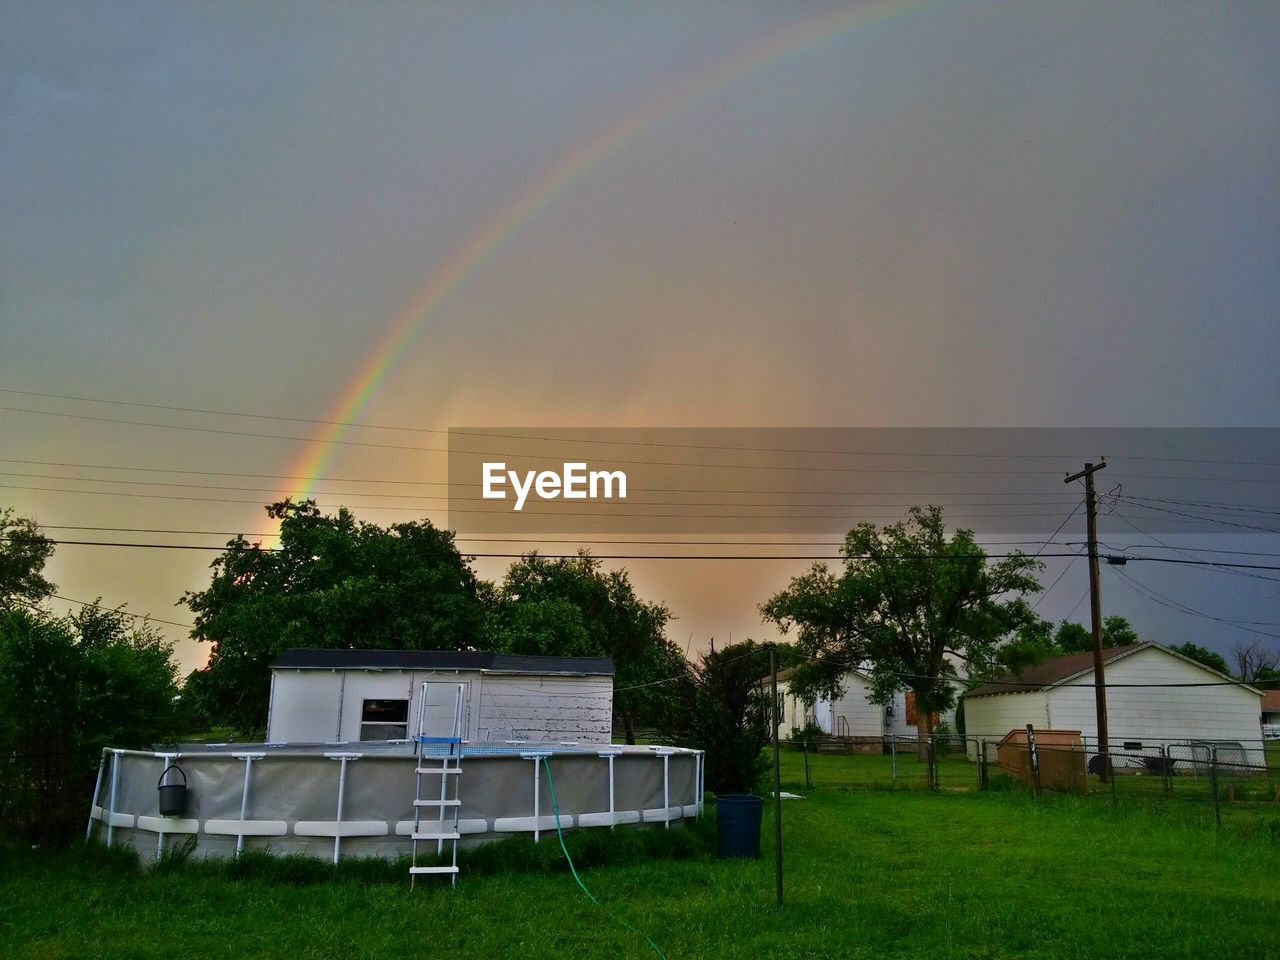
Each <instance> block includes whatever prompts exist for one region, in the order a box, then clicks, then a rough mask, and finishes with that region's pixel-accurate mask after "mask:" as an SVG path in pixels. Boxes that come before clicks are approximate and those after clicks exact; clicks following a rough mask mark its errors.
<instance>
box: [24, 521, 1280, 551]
mask: <svg viewBox="0 0 1280 960" xmlns="http://www.w3.org/2000/svg"><path fill="white" fill-rule="evenodd" d="M39 526H40V529H41V530H88V531H91V532H95V533H167V534H186V535H191V536H208V537H244V538H246V539H254V538H257V537H279V536H280V533H279V531H275V532H272V533H245V532H244V531H242V530H177V529H169V528H160V527H83V526H76V525H74V524H56V523H42V524H40V525H39ZM454 541H455V542H463V543H550V544H556V543H566V544H586V543H590V544H613V545H621V546H630V545H633V544H634V545H642V544H643V545H660V546H672V547H679V546H699V547H718V546H725V547H737V546H745V547H838V546H841V545H842V544H843V543H844V540H843V539H840V540H725V539H719V540H670V539H624V540H597V539H594V538H586V539H584V538H581V537H573V538H569V539H565V538H560V537H466V536H455V537H454ZM1046 543H1047V544H1048V545H1049V546H1063V547H1070V546H1078V545H1079V541H1073V540H986V541H984V542H982V543H980V544H979V546H981V547H989V546H1037V545H1040V544H1046ZM1275 556H1277V557H1280V554H1275Z"/></svg>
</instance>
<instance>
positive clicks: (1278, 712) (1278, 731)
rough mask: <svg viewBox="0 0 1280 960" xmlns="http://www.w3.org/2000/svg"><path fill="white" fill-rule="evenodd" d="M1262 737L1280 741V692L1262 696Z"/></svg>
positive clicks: (1270, 691) (1275, 691)
mask: <svg viewBox="0 0 1280 960" xmlns="http://www.w3.org/2000/svg"><path fill="white" fill-rule="evenodd" d="M1262 735H1263V736H1264V737H1266V738H1267V739H1268V740H1280V690H1266V691H1264V692H1263V694H1262Z"/></svg>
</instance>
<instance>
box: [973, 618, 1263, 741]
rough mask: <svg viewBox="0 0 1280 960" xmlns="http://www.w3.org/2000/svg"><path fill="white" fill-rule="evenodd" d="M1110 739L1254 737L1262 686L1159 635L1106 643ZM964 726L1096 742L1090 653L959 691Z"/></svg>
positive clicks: (996, 733) (997, 733)
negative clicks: (1070, 735) (1062, 733)
mask: <svg viewBox="0 0 1280 960" xmlns="http://www.w3.org/2000/svg"><path fill="white" fill-rule="evenodd" d="M1102 655H1103V665H1104V669H1105V679H1106V685H1107V726H1108V739H1109V740H1110V741H1112V743H1113V745H1116V746H1117V748H1118V745H1119V744H1121V743H1125V742H1130V743H1135V744H1141V743H1143V742H1144V741H1152V742H1160V741H1167V740H1176V741H1205V742H1217V743H1224V742H1231V743H1255V744H1256V742H1257V741H1258V740H1260V739H1261V737H1262V729H1261V723H1260V721H1261V709H1260V700H1261V696H1262V693H1261V691H1259V690H1255V689H1254V688H1253V687H1250V686H1247V685H1245V684H1241V683H1238V682H1236V681H1234V680H1232V678H1231V677H1228V676H1226V675H1224V674H1221V673H1218V672H1217V671H1216V670H1214V669H1212V668H1210V667H1207V666H1205V665H1204V664H1202V663H1199V662H1197V661H1195V660H1192V659H1190V658H1189V657H1185V656H1183V655H1182V654H1180V653H1177V652H1175V651H1173V650H1170V649H1168V648H1167V647H1163V646H1161V645H1160V644H1158V643H1150V642H1146V643H1133V644H1129V645H1127V646H1123V647H1111V648H1109V649H1106V650H1103V652H1102ZM963 702H964V721H965V733H966V735H967V736H969V737H984V738H990V739H994V740H998V739H999V738H1001V737H1003V736H1004V735H1005V734H1007V733H1008V732H1009V731H1010V730H1014V729H1019V730H1021V729H1024V728H1025V727H1026V725H1027V724H1028V723H1030V724H1032V725H1033V726H1034V727H1036V728H1038V729H1039V728H1044V729H1057V730H1078V731H1080V733H1081V734H1082V735H1083V736H1084V738H1085V742H1086V743H1088V742H1089V741H1091V740H1092V741H1093V742H1095V743H1096V742H1097V736H1098V725H1097V708H1096V704H1095V701H1094V686H1093V654H1092V652H1089V653H1073V654H1068V655H1067V656H1062V657H1050V658H1048V659H1047V660H1043V661H1041V662H1040V663H1038V664H1036V665H1035V666H1033V667H1029V668H1028V669H1026V670H1024V671H1023V672H1022V673H1020V674H1018V675H1017V676H1013V677H1008V678H1006V679H1004V680H999V681H995V682H993V683H988V684H984V685H982V686H980V687H977V688H976V689H974V690H971V691H969V692H968V693H966V694H965V695H964V701H963Z"/></svg>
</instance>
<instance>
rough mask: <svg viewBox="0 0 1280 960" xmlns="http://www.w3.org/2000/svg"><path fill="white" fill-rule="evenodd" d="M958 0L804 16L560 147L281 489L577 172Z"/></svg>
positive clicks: (440, 275) (419, 312) (423, 304)
mask: <svg viewBox="0 0 1280 960" xmlns="http://www.w3.org/2000/svg"><path fill="white" fill-rule="evenodd" d="M957 2H961V0H914V2H913V0H896V2H892V0H890V2H880V3H877V2H869V3H859V4H856V5H854V6H850V7H841V8H839V9H836V10H834V11H828V12H825V13H823V14H820V15H816V16H814V17H811V18H807V19H805V20H803V21H801V22H799V23H798V24H796V25H793V26H791V27H788V28H787V29H785V30H782V31H780V32H779V33H777V34H775V35H773V36H771V37H769V38H767V39H766V40H765V41H764V42H763V43H761V44H759V45H756V46H752V47H750V48H747V49H744V50H741V51H739V52H737V53H735V54H733V55H732V56H730V57H728V58H727V59H725V60H723V61H721V62H719V63H716V64H714V65H712V66H711V67H708V68H706V69H704V70H702V71H700V72H698V73H695V74H694V75H693V76H691V77H689V78H688V79H686V80H684V81H683V82H680V83H677V84H674V85H672V86H671V87H670V88H668V89H666V90H665V91H663V92H662V93H661V94H660V95H659V96H658V97H657V98H656V99H654V100H652V101H651V102H649V103H647V104H646V105H644V106H642V107H640V108H639V109H637V110H635V111H633V112H632V113H630V114H629V115H628V116H626V117H625V118H623V120H622V121H621V122H619V123H618V124H616V125H614V126H612V127H610V128H608V129H606V130H605V131H603V132H602V133H599V134H597V135H596V136H595V137H593V138H592V139H590V140H588V141H586V142H585V143H583V144H581V145H579V146H577V147H576V148H575V149H573V150H571V151H569V152H568V153H566V154H565V155H564V156H563V157H562V158H561V159H560V161H559V162H558V163H557V164H556V165H555V166H554V167H553V168H552V169H551V170H550V171H548V172H547V173H545V174H544V175H543V176H542V177H541V178H539V179H537V180H535V181H534V182H532V183H531V184H530V185H529V186H528V187H527V188H526V189H525V190H523V191H522V192H521V193H519V194H518V195H517V196H516V197H515V198H514V199H513V200H512V201H511V202H510V203H508V204H507V205H506V206H505V207H503V208H501V209H500V210H499V211H498V212H497V213H495V214H494V215H493V216H492V217H490V218H489V220H487V221H486V222H485V223H484V224H482V225H481V226H480V227H479V228H478V229H476V230H475V231H474V232H473V233H472V234H471V235H470V236H469V237H468V239H467V241H466V242H465V243H464V244H462V246H460V247H458V248H457V249H456V250H455V251H454V252H453V253H452V254H451V255H450V256H449V257H448V259H447V260H445V262H444V263H442V264H441V265H440V267H439V268H438V269H437V270H436V271H435V272H434V273H433V274H431V275H430V277H428V279H427V282H426V284H425V285H424V286H423V287H422V288H421V290H419V291H418V293H417V294H416V295H415V296H414V297H413V298H412V300H410V301H409V303H408V304H406V306H405V307H404V308H403V309H402V310H401V311H400V312H399V313H398V314H396V316H395V317H394V318H393V319H392V321H391V323H390V324H388V326H387V328H386V330H385V331H384V332H383V334H382V336H381V338H380V339H379V340H378V341H377V343H376V344H375V345H374V346H373V348H372V349H371V350H370V351H369V353H368V355H367V356H366V357H365V359H364V361H363V362H362V363H361V364H360V366H359V367H358V368H357V370H356V371H355V373H354V375H353V376H352V377H351V379H350V381H348V383H347V385H346V386H345V387H344V388H343V390H342V393H341V395H340V396H339V397H338V400H337V402H336V403H335V404H334V405H333V407H332V410H331V412H330V413H329V415H328V416H327V417H326V418H325V421H326V426H324V427H323V428H321V430H320V431H318V433H317V435H316V436H315V437H313V438H312V439H311V440H309V441H308V442H307V447H306V450H305V451H304V453H303V455H302V456H301V458H300V459H299V460H298V461H297V462H296V464H295V466H294V467H293V468H292V469H291V470H289V474H290V475H291V476H296V477H305V478H307V479H306V480H305V481H301V482H299V483H298V484H296V485H295V486H293V487H291V488H289V489H288V491H287V495H289V496H292V497H293V498H294V499H305V498H306V497H309V496H312V495H313V494H314V492H315V487H316V483H317V482H318V480H319V478H321V477H323V476H324V475H325V472H326V470H327V469H328V466H329V463H330V460H331V459H332V456H333V451H334V449H335V446H336V444H335V441H337V440H340V439H342V437H343V436H344V435H345V434H346V432H347V431H348V430H349V429H350V426H351V421H353V420H355V419H357V418H358V417H359V415H360V413H361V411H363V410H364V408H365V407H366V406H367V405H368V403H369V400H370V398H371V397H372V396H373V395H374V393H375V392H377V390H378V388H379V386H381V384H382V383H383V381H384V380H385V379H386V378H387V376H388V375H389V374H390V373H391V371H392V370H393V369H394V368H395V366H396V365H397V363H399V361H400V359H401V358H402V357H403V356H404V354H405V351H406V350H407V349H408V348H409V346H410V345H411V344H412V343H413V342H414V340H415V339H417V336H418V334H419V333H420V332H421V331H422V330H423V328H424V327H425V326H426V325H427V323H428V322H429V321H430V320H431V319H432V318H434V317H435V316H436V315H437V314H438V313H439V311H440V308H441V306H442V305H443V304H444V303H445V302H446V301H447V300H448V299H449V297H450V295H451V294H452V293H453V292H454V291H455V290H457V289H458V287H459V286H461V285H462V284H463V283H465V282H466V281H467V279H468V278H469V277H471V276H472V274H474V273H475V272H476V270H478V269H479V268H480V267H481V266H482V265H483V264H484V263H485V262H486V261H487V260H489V259H490V258H491V257H492V256H493V255H494V253H495V252H496V251H497V250H498V249H499V248H501V247H502V245H503V244H504V243H505V242H506V241H507V240H508V239H509V238H510V237H511V236H513V235H514V234H515V233H516V232H517V231H519V230H520V228H521V227H523V226H524V225H525V224H526V223H528V222H529V220H530V219H532V218H533V217H534V216H535V215H537V213H538V212H539V211H540V210H542V209H544V208H545V207H546V206H547V205H548V204H550V203H551V202H552V201H553V200H555V198H556V197H558V196H559V195H560V194H562V193H564V192H565V191H566V190H567V189H568V188H569V187H570V186H572V185H573V183H574V182H576V181H577V180H579V179H580V178H581V177H582V176H583V175H584V174H586V173H587V172H589V171H590V170H592V169H594V168H595V167H597V166H598V165H599V164H600V163H602V162H603V161H604V160H606V159H607V158H608V157H609V156H611V155H612V154H614V153H615V152H617V151H618V150H619V149H620V148H621V147H623V146H624V145H625V144H627V143H628V142H630V141H631V140H633V139H635V138H636V137H638V136H639V135H640V134H642V133H643V132H644V131H646V130H648V129H650V128H651V127H653V126H655V125H656V124H658V123H659V122H661V121H662V120H664V119H666V118H668V117H670V116H672V115H673V114H675V113H677V112H679V111H680V110H682V109H687V108H689V107H690V106H692V105H694V104H696V103H698V102H699V101H701V100H704V99H706V98H707V97H709V96H711V95H712V94H714V93H715V92H716V91H718V90H720V89H722V88H723V87H725V86H727V85H729V84H731V83H733V82H735V81H737V80H741V79H743V78H744V77H746V76H748V75H750V74H751V73H753V72H755V71H757V70H759V69H761V68H764V67H767V66H771V65H773V64H776V63H777V62H779V61H780V60H784V59H786V58H787V57H789V56H792V55H794V54H798V53H802V52H804V51H807V50H810V49H812V48H814V47H816V46H819V45H821V44H823V43H826V42H829V41H832V40H836V39H838V38H840V37H842V36H845V35H847V34H848V33H849V32H851V31H852V30H854V29H857V28H864V27H869V26H872V25H875V24H879V23H885V22H888V21H892V20H900V19H902V18H905V17H907V16H910V15H912V14H918V13H923V12H925V11H928V10H930V9H938V8H942V7H944V6H951V5H955V4H956V3H957Z"/></svg>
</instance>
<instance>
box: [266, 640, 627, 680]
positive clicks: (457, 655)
mask: <svg viewBox="0 0 1280 960" xmlns="http://www.w3.org/2000/svg"><path fill="white" fill-rule="evenodd" d="M271 669H272V670H476V671H482V672H485V673H557V674H589V675H595V676H606V677H611V676H613V660H611V659H610V658H609V657H534V656H518V655H515V654H509V653H482V652H480V651H472V650H316V649H309V648H303V647H296V648H294V649H291V650H286V651H285V652H284V653H282V654H280V656H279V657H277V658H276V660H275V661H274V662H273V663H272V664H271Z"/></svg>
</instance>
